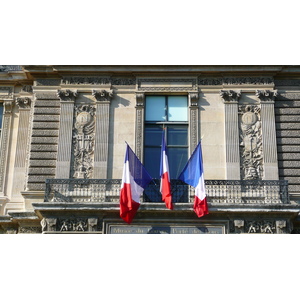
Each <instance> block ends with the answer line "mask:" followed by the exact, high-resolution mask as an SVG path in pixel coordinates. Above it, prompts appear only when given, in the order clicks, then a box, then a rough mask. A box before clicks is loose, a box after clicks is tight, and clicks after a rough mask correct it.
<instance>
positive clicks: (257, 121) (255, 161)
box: [239, 105, 263, 180]
mask: <svg viewBox="0 0 300 300" xmlns="http://www.w3.org/2000/svg"><path fill="white" fill-rule="evenodd" d="M239 114H240V122H239V125H240V126H239V130H240V154H241V155H240V159H241V169H242V172H241V178H242V179H246V180H249V179H262V178H263V152H262V130H261V116H260V106H258V105H242V106H239Z"/></svg>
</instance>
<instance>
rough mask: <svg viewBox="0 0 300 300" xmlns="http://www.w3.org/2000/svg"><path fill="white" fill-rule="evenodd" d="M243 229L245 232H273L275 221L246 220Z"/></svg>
mask: <svg viewBox="0 0 300 300" xmlns="http://www.w3.org/2000/svg"><path fill="white" fill-rule="evenodd" d="M245 230H246V233H275V232H276V231H275V230H276V226H275V221H269V220H262V221H247V222H246V226H245Z"/></svg>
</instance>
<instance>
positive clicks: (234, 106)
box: [220, 90, 241, 180]
mask: <svg viewBox="0 0 300 300" xmlns="http://www.w3.org/2000/svg"><path fill="white" fill-rule="evenodd" d="M220 96H221V98H222V99H223V101H224V104H225V139H226V179H227V180H240V179H241V175H240V153H239V125H238V99H239V98H240V96H241V92H240V91H237V92H235V91H231V90H229V91H225V90H221V91H220Z"/></svg>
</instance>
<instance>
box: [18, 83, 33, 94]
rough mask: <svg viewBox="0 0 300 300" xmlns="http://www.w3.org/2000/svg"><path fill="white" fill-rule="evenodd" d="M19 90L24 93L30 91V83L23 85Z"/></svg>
mask: <svg viewBox="0 0 300 300" xmlns="http://www.w3.org/2000/svg"><path fill="white" fill-rule="evenodd" d="M21 91H22V92H25V93H32V92H33V90H32V85H23V86H22V90H21Z"/></svg>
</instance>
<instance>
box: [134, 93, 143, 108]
mask: <svg viewBox="0 0 300 300" xmlns="http://www.w3.org/2000/svg"><path fill="white" fill-rule="evenodd" d="M135 97H136V107H140V108H142V107H144V106H145V93H144V92H135Z"/></svg>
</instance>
